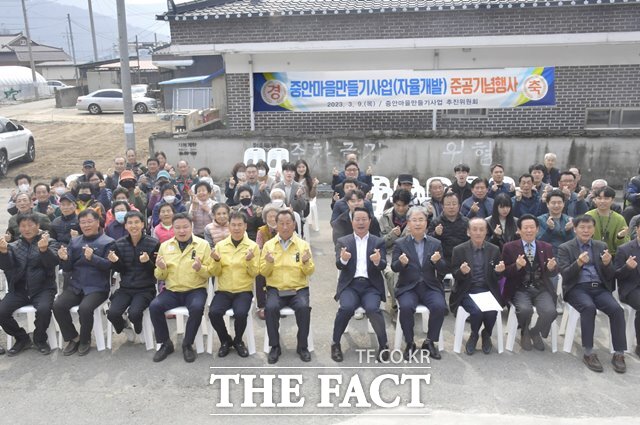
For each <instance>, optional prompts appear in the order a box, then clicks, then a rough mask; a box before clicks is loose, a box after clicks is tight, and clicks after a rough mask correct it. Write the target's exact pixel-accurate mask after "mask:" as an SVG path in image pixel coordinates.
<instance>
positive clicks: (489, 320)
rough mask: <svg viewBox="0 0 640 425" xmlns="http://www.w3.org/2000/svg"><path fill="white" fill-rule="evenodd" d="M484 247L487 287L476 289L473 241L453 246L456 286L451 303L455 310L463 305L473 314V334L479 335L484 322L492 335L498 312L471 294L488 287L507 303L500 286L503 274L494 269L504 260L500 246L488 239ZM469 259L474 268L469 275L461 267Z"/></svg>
mask: <svg viewBox="0 0 640 425" xmlns="http://www.w3.org/2000/svg"><path fill="white" fill-rule="evenodd" d="M483 250H484V264H483V265H482V267H483V274H484V282H485V284H486V288H475V287H473V286H472V283H471V279H472V274H473V256H474V251H473V245H472V242H471V240H468V241H467V242H463V243H461V244H460V245H458V246H456V247H455V248H453V254H452V259H451V263H452V264H451V268H452V270H453V277H454V279H455V285H454V286H453V288H452V289H451V296H450V297H449V305H450V308H451V311H452V312H453V313H455V312H456V311H457V310H458V307H459V306H462V308H464V309H465V310H466V311H467V313H469V314H470V318H469V322H470V323H471V332H472V333H473V334H477V333H478V332H479V331H480V326H482V324H483V323H484V329H485V331H486V332H488V333H489V334H491V332H492V331H493V326H494V325H495V323H496V318H497V316H498V314H497V312H496V311H486V312H483V311H481V310H480V309H479V308H478V306H477V305H476V303H475V302H474V301H473V300H472V299H471V297H469V294H474V293H479V292H486V291H487V290H488V291H489V292H491V294H492V295H493V297H494V298H495V299H496V301H498V302H499V303H500V304H501V305H502V304H504V302H503V301H502V296H501V295H500V285H499V284H498V280H499V279H500V277H501V276H502V273H497V272H496V271H495V270H494V268H495V266H496V265H497V264H498V263H499V262H500V249H499V248H498V247H497V246H495V245H493V244H491V243H489V242H484V243H483ZM465 262H466V263H467V264H468V265H469V267H471V268H472V270H471V271H469V273H467V274H464V273H462V271H461V270H460V266H461V265H462V263H465Z"/></svg>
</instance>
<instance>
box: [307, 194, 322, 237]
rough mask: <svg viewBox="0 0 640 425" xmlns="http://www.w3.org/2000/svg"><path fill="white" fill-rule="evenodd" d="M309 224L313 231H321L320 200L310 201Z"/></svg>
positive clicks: (313, 199)
mask: <svg viewBox="0 0 640 425" xmlns="http://www.w3.org/2000/svg"><path fill="white" fill-rule="evenodd" d="M307 222H308V223H309V225H310V226H311V228H312V229H313V230H315V231H316V232H319V231H320V217H319V215H318V198H312V199H310V200H309V216H308V217H307Z"/></svg>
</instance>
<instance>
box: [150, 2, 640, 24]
mask: <svg viewBox="0 0 640 425" xmlns="http://www.w3.org/2000/svg"><path fill="white" fill-rule="evenodd" d="M625 3H637V4H640V0H407V1H399V0H235V1H233V0H227V1H224V0H199V1H192V2H188V3H182V4H178V5H177V7H176V12H175V13H174V12H173V11H169V12H166V13H164V14H162V15H159V16H158V19H164V20H169V19H175V20H180V19H182V20H187V19H193V20H197V19H209V18H210V17H213V18H214V19H220V18H250V17H262V16H294V15H295V16H300V15H332V14H333V15H337V14H351V13H353V14H367V13H401V12H426V11H441V10H473V9H492V8H495V9H504V8H508V9H515V8H524V7H541V8H544V7H571V6H586V5H601V4H625Z"/></svg>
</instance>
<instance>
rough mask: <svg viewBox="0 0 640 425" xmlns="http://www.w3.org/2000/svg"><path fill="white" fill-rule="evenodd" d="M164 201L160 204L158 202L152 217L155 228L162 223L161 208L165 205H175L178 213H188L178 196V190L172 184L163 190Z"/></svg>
mask: <svg viewBox="0 0 640 425" xmlns="http://www.w3.org/2000/svg"><path fill="white" fill-rule="evenodd" d="M161 193H162V199H161V200H160V202H157V203H156V204H155V205H154V207H153V212H152V215H151V225H152V227H155V226H157V225H158V223H160V208H161V207H162V206H163V205H164V204H170V205H173V208H174V209H175V211H176V213H182V212H187V208H186V207H185V206H184V204H183V203H182V198H181V197H180V195H179V194H178V190H177V189H176V187H175V186H173V185H171V184H166V185H164V186H163V187H162V189H161Z"/></svg>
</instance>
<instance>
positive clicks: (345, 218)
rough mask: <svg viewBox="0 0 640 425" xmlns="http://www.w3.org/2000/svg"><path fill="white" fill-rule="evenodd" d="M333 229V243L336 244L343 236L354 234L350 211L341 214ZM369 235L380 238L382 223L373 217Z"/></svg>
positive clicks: (332, 225) (332, 224) (333, 224)
mask: <svg viewBox="0 0 640 425" xmlns="http://www.w3.org/2000/svg"><path fill="white" fill-rule="evenodd" d="M331 227H332V228H333V243H334V244H336V243H337V242H338V239H340V238H341V237H343V236H346V235H349V234H352V233H353V226H352V225H351V216H349V210H347V211H345V212H343V213H342V214H340V216H339V217H338V218H336V220H335V221H334V222H333V223H331ZM369 233H370V234H372V235H374V236H378V237H379V236H380V223H378V219H377V218H375V217H374V216H371V224H370V225H369Z"/></svg>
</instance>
